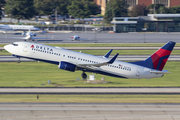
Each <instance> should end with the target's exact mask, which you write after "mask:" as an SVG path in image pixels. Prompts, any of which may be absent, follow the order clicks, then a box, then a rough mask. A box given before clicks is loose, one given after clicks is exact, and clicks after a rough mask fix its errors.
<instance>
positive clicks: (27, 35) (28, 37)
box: [6, 30, 50, 41]
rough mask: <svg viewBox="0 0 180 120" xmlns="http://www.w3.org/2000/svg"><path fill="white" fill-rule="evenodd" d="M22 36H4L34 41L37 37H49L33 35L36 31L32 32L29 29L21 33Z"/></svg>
mask: <svg viewBox="0 0 180 120" xmlns="http://www.w3.org/2000/svg"><path fill="white" fill-rule="evenodd" d="M22 35H23V36H25V37H6V38H12V39H23V40H24V41H28V40H29V41H30V40H32V41H34V40H37V39H50V38H40V37H35V36H36V35H37V34H36V33H32V32H31V31H30V30H29V31H28V32H26V33H22Z"/></svg>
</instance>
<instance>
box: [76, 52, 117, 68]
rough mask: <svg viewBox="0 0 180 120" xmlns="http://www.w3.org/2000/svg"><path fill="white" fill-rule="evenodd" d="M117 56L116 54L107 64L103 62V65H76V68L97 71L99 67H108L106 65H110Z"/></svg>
mask: <svg viewBox="0 0 180 120" xmlns="http://www.w3.org/2000/svg"><path fill="white" fill-rule="evenodd" d="M118 55H119V54H118V53H117V54H116V55H115V56H114V57H113V58H112V59H110V60H109V61H108V62H103V63H95V64H76V65H77V66H78V67H82V68H87V69H98V67H100V66H104V65H108V64H112V63H113V62H114V61H115V60H116V58H117V56H118Z"/></svg>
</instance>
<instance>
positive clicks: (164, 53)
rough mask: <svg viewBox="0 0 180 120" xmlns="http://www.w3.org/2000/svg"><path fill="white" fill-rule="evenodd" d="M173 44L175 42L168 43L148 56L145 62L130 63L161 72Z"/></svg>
mask: <svg viewBox="0 0 180 120" xmlns="http://www.w3.org/2000/svg"><path fill="white" fill-rule="evenodd" d="M175 44H176V43H175V42H172V41H169V42H168V43H166V44H165V45H164V46H163V47H161V48H160V49H159V50H157V51H156V52H155V53H153V54H152V55H151V56H149V57H148V58H147V59H146V60H145V61H141V62H132V63H133V64H138V65H141V66H144V67H148V68H152V69H155V70H160V71H162V70H163V68H164V66H165V64H166V62H167V60H168V58H169V56H170V54H171V52H172V50H173V48H174V46H175Z"/></svg>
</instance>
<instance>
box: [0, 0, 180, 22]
mask: <svg viewBox="0 0 180 120" xmlns="http://www.w3.org/2000/svg"><path fill="white" fill-rule="evenodd" d="M3 7H4V9H5V13H6V14H8V15H12V18H16V19H18V20H20V19H30V18H32V17H34V16H36V15H51V14H54V13H55V10H57V14H60V15H63V16H64V15H71V16H74V17H76V18H82V19H84V18H88V17H90V15H96V14H97V11H98V9H99V8H98V6H97V5H96V3H95V2H93V0H8V1H6V2H5V0H0V8H3ZM154 12H155V14H168V13H173V14H176V13H180V5H179V6H175V7H171V8H167V7H165V6H164V5H163V4H152V5H149V6H145V5H136V6H134V7H133V8H132V9H130V10H129V9H128V5H127V3H126V0H109V2H108V3H107V5H106V12H105V15H104V20H105V21H106V22H107V23H109V22H110V21H112V19H113V17H128V16H130V17H136V16H146V15H147V14H152V13H154ZM1 14H2V12H1V9H0V16H1Z"/></svg>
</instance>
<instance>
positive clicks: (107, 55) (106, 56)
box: [103, 49, 113, 58]
mask: <svg viewBox="0 0 180 120" xmlns="http://www.w3.org/2000/svg"><path fill="white" fill-rule="evenodd" d="M112 51H113V49H111V50H110V51H109V52H107V53H106V54H105V55H104V56H103V58H109V55H110V54H111V52H112Z"/></svg>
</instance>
